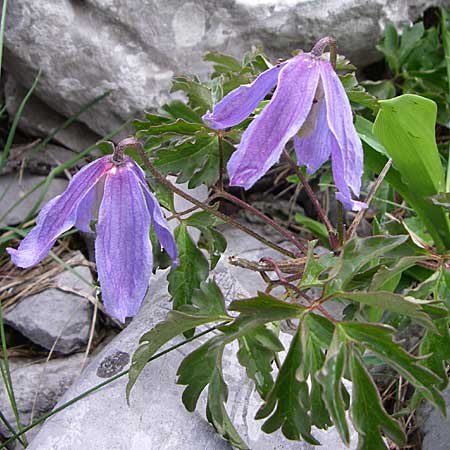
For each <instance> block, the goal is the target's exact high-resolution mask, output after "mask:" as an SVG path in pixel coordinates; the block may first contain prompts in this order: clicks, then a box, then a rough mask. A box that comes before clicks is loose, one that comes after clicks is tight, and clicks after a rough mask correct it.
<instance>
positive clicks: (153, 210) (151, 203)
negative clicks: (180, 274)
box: [128, 160, 178, 264]
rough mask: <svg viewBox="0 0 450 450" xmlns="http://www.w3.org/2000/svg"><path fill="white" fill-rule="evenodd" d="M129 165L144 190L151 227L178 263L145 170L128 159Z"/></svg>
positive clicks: (165, 221) (163, 217)
mask: <svg viewBox="0 0 450 450" xmlns="http://www.w3.org/2000/svg"><path fill="white" fill-rule="evenodd" d="M128 164H129V166H130V167H131V168H132V169H133V171H134V173H135V175H136V176H137V177H138V179H139V183H140V185H141V188H142V191H143V192H144V196H145V199H146V201H147V206H148V209H149V211H150V218H151V221H152V225H153V228H154V230H155V233H156V236H157V238H158V240H159V243H160V244H161V246H162V247H163V248H164V250H165V251H166V252H167V254H168V255H169V256H170V258H171V259H172V261H173V263H174V264H178V249H177V246H176V244H175V239H174V237H173V234H172V232H171V230H170V227H169V224H168V223H167V220H166V218H165V216H164V213H163V211H162V209H161V207H160V206H159V203H158V200H157V199H156V197H155V196H154V195H153V194H152V193H151V191H150V189H149V188H148V184H147V181H146V180H145V172H144V171H143V170H142V168H141V167H140V166H139V165H138V164H136V162H135V161H133V160H130V161H129V162H128Z"/></svg>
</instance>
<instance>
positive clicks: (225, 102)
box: [202, 63, 286, 130]
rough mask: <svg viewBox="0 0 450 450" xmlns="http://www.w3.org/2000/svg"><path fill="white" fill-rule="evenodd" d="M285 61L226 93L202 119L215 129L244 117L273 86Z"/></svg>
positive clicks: (230, 124) (229, 125) (239, 120)
mask: <svg viewBox="0 0 450 450" xmlns="http://www.w3.org/2000/svg"><path fill="white" fill-rule="evenodd" d="M285 64H286V63H283V64H279V65H277V66H274V67H272V68H270V69H268V70H266V71H265V72H263V73H262V74H260V75H259V76H258V78H256V80H255V81H253V83H251V84H243V85H242V86H239V87H238V88H237V89H235V90H234V91H231V92H230V93H229V94H228V95H226V96H225V97H224V98H223V99H222V100H221V101H220V102H219V103H217V105H216V106H215V107H214V110H213V112H209V111H208V112H207V113H206V114H205V115H204V116H203V117H202V119H203V120H204V121H205V123H206V124H208V126H210V127H211V128H214V129H215V130H223V129H224V128H229V127H232V126H234V125H237V124H238V123H240V122H242V121H243V120H244V119H246V118H247V117H248V116H249V115H250V114H251V113H252V112H253V111H254V110H255V108H256V107H257V106H258V105H259V104H260V102H261V101H262V100H264V97H265V96H266V95H267V94H268V92H269V91H270V90H271V89H272V88H273V87H274V86H275V84H276V83H277V80H278V74H279V73H280V71H281V68H282V67H283V65H285Z"/></svg>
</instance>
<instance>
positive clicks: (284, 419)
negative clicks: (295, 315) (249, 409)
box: [256, 329, 319, 445]
mask: <svg viewBox="0 0 450 450" xmlns="http://www.w3.org/2000/svg"><path fill="white" fill-rule="evenodd" d="M300 334H301V333H300V329H299V330H298V331H297V333H296V334H295V336H294V337H293V338H292V341H291V346H290V348H289V351H288V354H287V355H286V358H285V360H284V361H283V364H282V366H281V368H280V371H279V373H278V377H277V379H276V381H275V384H274V385H273V387H272V389H271V391H270V392H269V394H268V396H267V399H266V401H265V403H264V404H263V406H262V407H261V408H260V409H259V410H258V412H257V413H256V419H264V418H266V417H268V416H270V417H269V418H268V419H267V420H266V421H265V422H264V424H263V426H262V430H263V431H265V432H266V433H273V432H274V431H276V430H277V429H278V428H281V431H282V432H283V434H284V435H285V436H286V437H287V438H288V439H293V440H299V439H300V438H303V439H304V440H305V441H306V442H308V443H310V444H313V445H319V442H318V441H317V440H316V439H315V438H314V437H313V436H312V434H311V419H310V417H309V415H308V411H309V408H310V398H309V392H308V383H307V382H306V380H299V379H298V377H297V371H298V369H299V368H300V367H301V365H302V362H303V358H304V354H303V352H302V345H301V340H300Z"/></svg>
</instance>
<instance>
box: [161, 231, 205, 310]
mask: <svg viewBox="0 0 450 450" xmlns="http://www.w3.org/2000/svg"><path fill="white" fill-rule="evenodd" d="M174 234H175V242H176V244H177V248H178V257H179V260H180V264H179V265H178V266H177V267H176V268H174V269H172V270H171V271H170V274H169V276H168V277H167V280H168V281H169V293H170V295H171V296H172V299H173V307H174V309H178V308H179V307H180V306H181V305H186V304H190V303H191V302H192V295H193V293H194V290H195V289H197V288H199V287H200V283H201V282H202V281H205V280H206V278H207V277H208V273H209V266H208V261H207V260H206V258H205V257H204V256H203V253H202V252H201V251H200V250H199V249H198V248H197V246H196V245H195V244H194V241H193V240H192V238H191V236H190V235H189V232H188V230H187V226H186V225H185V224H184V223H181V224H180V225H179V226H178V227H177V228H176V229H175V233H174Z"/></svg>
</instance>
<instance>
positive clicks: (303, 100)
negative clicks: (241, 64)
mask: <svg viewBox="0 0 450 450" xmlns="http://www.w3.org/2000/svg"><path fill="white" fill-rule="evenodd" d="M322 50H323V48H322V49H321V51H322ZM321 51H320V53H321ZM316 55H317V52H316V53H315V52H314V49H313V52H311V53H301V54H299V55H298V56H295V57H294V58H291V59H290V60H288V61H286V62H285V63H283V64H280V65H278V66H275V67H272V68H270V69H268V70H266V71H265V72H263V73H262V74H261V75H259V76H258V78H256V80H255V81H253V83H251V84H249V85H243V86H240V87H239V88H237V89H235V90H234V91H232V92H230V93H229V94H228V95H227V96H226V97H224V98H223V99H222V100H221V101H220V102H219V103H218V104H217V105H216V107H215V108H214V111H213V112H212V113H211V112H208V113H206V114H205V115H204V116H203V119H204V121H205V122H206V123H207V124H208V125H209V126H210V127H211V128H214V129H223V128H228V127H232V126H234V125H237V124H238V123H240V122H242V120H244V119H245V118H246V117H248V116H249V115H250V114H251V112H252V111H253V110H254V109H255V108H256V107H257V106H258V104H259V103H260V102H261V100H263V99H264V97H265V96H266V95H267V94H268V93H269V91H270V90H271V89H272V88H273V87H274V86H275V85H276V86H277V87H276V90H275V92H274V94H273V96H272V99H271V100H270V102H269V104H268V105H267V106H266V107H265V108H264V110H263V111H262V112H261V114H259V116H258V117H256V119H255V120H253V122H252V123H251V124H250V125H249V127H248V128H247V129H246V130H245V132H244V133H243V135H242V138H241V142H240V144H239V146H238V148H237V150H236V151H235V152H234V154H233V155H232V157H231V159H230V160H229V162H228V174H229V176H230V185H232V186H242V187H244V188H245V189H249V188H250V187H251V186H253V185H254V184H255V182H256V181H257V180H258V179H259V178H261V177H262V176H263V175H264V174H265V173H266V172H267V171H268V170H269V169H270V167H272V166H273V165H274V164H275V163H276V162H278V160H279V159H280V155H281V153H282V151H283V149H284V147H285V145H286V143H287V142H288V141H289V139H291V138H292V137H294V145H295V151H296V154H297V161H298V163H299V165H306V167H307V171H308V173H309V174H312V173H314V172H315V171H316V170H317V169H318V168H319V167H320V166H321V165H322V164H323V163H324V162H325V161H326V160H327V159H328V158H329V157H330V154H331V162H332V170H333V178H334V182H335V184H336V186H337V189H338V191H339V192H338V193H337V194H336V198H337V199H338V200H339V201H341V202H342V203H343V205H344V206H345V207H346V208H348V209H352V210H354V211H358V210H360V209H363V208H365V207H366V205H365V203H362V202H359V201H355V200H353V199H352V196H351V193H350V189H351V190H352V191H353V193H354V194H355V196H359V193H360V188H361V176H362V172H363V149H362V145H361V141H360V139H359V137H358V135H357V134H356V131H355V128H354V126H353V117H352V111H351V107H350V103H349V101H348V98H347V95H346V93H345V90H344V87H343V86H342V84H341V82H340V80H339V77H338V76H337V75H336V72H335V71H334V69H333V67H332V65H331V63H330V62H329V61H326V60H324V59H323V58H321V57H319V56H316Z"/></svg>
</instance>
